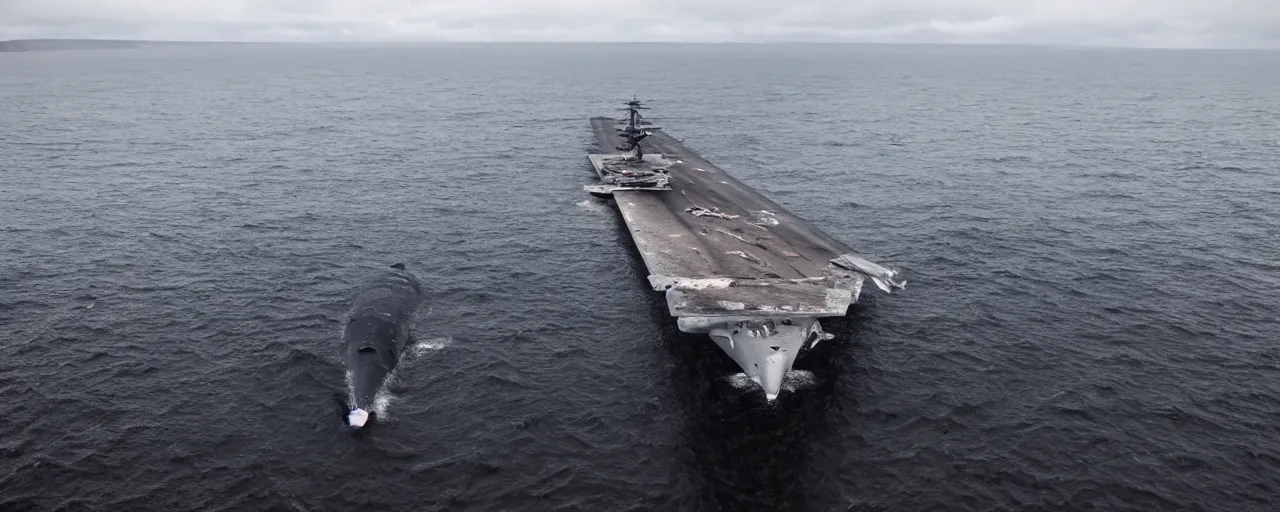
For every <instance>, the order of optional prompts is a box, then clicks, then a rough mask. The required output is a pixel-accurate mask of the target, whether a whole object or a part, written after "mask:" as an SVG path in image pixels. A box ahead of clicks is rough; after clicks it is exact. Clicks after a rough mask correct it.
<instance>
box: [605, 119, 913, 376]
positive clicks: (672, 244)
mask: <svg viewBox="0 0 1280 512" xmlns="http://www.w3.org/2000/svg"><path fill="white" fill-rule="evenodd" d="M646 108H647V107H644V106H642V103H641V102H640V101H638V100H632V101H630V102H627V107H626V108H625V109H624V110H625V111H626V112H627V117H626V118H625V119H615V118H612V117H595V118H592V119H591V127H592V129H593V130H594V132H595V138H596V142H597V147H596V148H595V150H594V151H592V152H590V153H589V154H588V160H590V162H591V165H592V167H594V168H595V170H596V174H597V176H599V178H600V183H599V184H594V185H587V186H585V187H584V189H585V190H586V191H587V192H589V193H591V194H592V195H595V196H597V197H610V196H611V197H612V198H613V200H614V201H613V202H614V204H616V205H617V207H618V210H619V212H620V213H621V214H622V218H623V220H624V222H625V223H626V226H627V230H628V232H629V234H630V236H631V238H632V240H633V241H634V243H635V246H636V249H637V250H638V251H639V253H640V256H641V258H642V259H643V260H644V264H645V266H646V267H647V270H648V273H649V275H648V282H649V285H650V286H651V287H652V288H653V289H654V290H655V291H659V292H663V293H664V294H665V298H666V302H667V309H668V312H669V313H670V314H671V315H672V316H674V317H676V322H677V325H678V327H679V328H680V330H681V331H684V332H689V333H700V334H707V335H709V336H710V337H711V339H712V340H713V341H714V342H715V343H716V344H717V345H718V346H719V347H720V348H721V349H723V350H724V352H725V353H726V354H728V355H729V356H730V357H731V358H733V360H734V361H735V362H737V364H738V366H740V367H741V368H742V371H743V373H745V374H746V375H747V376H748V377H749V378H750V379H751V380H753V381H755V382H756V383H758V384H759V385H760V386H761V387H762V388H763V389H764V392H765V395H766V397H767V398H768V399H769V400H773V399H775V398H776V397H777V396H778V393H779V390H780V389H781V387H782V381H783V378H784V376H785V375H786V373H787V372H788V371H790V370H791V367H792V364H793V363H794V362H795V358H796V355H797V354H798V353H799V352H800V351H801V349H803V348H804V347H806V346H812V345H816V344H817V343H818V342H820V341H822V340H824V339H829V337H830V335H828V334H826V333H825V332H824V331H823V330H822V325H821V323H819V321H818V319H819V318H823V317H839V316H844V315H845V314H847V311H848V308H849V306H850V305H851V304H853V303H854V302H856V301H857V298H858V295H859V294H860V292H861V290H862V285H863V283H864V282H865V281H866V280H867V279H870V280H871V281H872V282H873V283H874V284H875V285H876V286H877V287H878V288H880V289H882V290H884V291H885V292H889V291H890V290H891V289H893V288H903V287H904V286H905V284H906V283H905V281H903V280H902V279H901V278H900V277H899V276H898V273H897V272H895V271H893V270H889V269H887V268H884V267H882V266H880V265H878V264H875V263H872V262H870V261H868V260H866V259H864V258H862V257H861V256H859V255H858V254H856V253H855V252H854V251H853V250H852V249H851V248H850V247H849V246H847V245H845V244H844V243H842V242H840V241H838V240H836V239H834V238H832V237H831V236H829V235H827V234H826V233H824V232H822V231H821V230H820V229H818V228H817V227H815V226H813V225H812V224H811V223H809V222H808V221H805V220H804V219H801V218H799V217H796V216H795V215H793V214H792V213H790V212H788V211H787V210H786V209H785V208H782V207H781V206H779V205H778V204H777V203H774V202H773V201H771V200H769V199H768V198H766V197H765V196H764V195H762V194H760V193H759V192H757V191H755V190H754V189H752V188H751V187H748V186H746V185H744V184H743V183H741V182H739V181H738V180H736V179H734V178H733V177H732V176H730V175H729V174H728V173H726V172H725V171H724V170H722V169H720V168H718V167H716V166H715V165H714V164H712V163H711V162H709V161H707V160H706V159H705V158H703V157H701V156H699V155H698V154H697V153H695V152H694V151H693V150H691V149H689V148H687V147H685V146H684V145H683V144H682V143H681V142H679V141H677V140H675V139H674V138H672V137H671V136H670V135H668V134H667V133H666V132H665V131H663V130H662V127H660V126H658V125H655V124H652V123H650V122H648V121H646V120H644V118H643V116H642V115H641V114H640V111H641V110H643V109H646Z"/></svg>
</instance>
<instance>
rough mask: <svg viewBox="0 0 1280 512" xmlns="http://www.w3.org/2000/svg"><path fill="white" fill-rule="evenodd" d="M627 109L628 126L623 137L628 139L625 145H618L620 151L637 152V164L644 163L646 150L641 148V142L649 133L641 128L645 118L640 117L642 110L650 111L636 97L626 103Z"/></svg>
mask: <svg viewBox="0 0 1280 512" xmlns="http://www.w3.org/2000/svg"><path fill="white" fill-rule="evenodd" d="M626 105H627V108H624V109H622V110H625V111H627V126H626V127H624V128H623V129H622V137H623V138H625V139H627V143H626V144H625V145H621V144H620V145H618V146H617V149H618V150H620V151H632V150H634V151H635V159H636V161H637V162H642V161H644V149H643V148H642V147H640V141H642V140H644V138H645V137H648V136H649V132H648V131H646V130H645V129H643V128H641V127H640V125H641V123H642V120H643V119H644V116H642V115H640V111H641V110H649V107H645V106H642V105H643V103H642V102H641V101H640V100H639V99H637V98H636V97H635V96H632V97H631V101H628V102H627V103H626Z"/></svg>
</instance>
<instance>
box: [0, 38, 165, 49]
mask: <svg viewBox="0 0 1280 512" xmlns="http://www.w3.org/2000/svg"><path fill="white" fill-rule="evenodd" d="M148 43H149V42H147V41H129V40H115V39H14V40H11V41H0V52H50V51H59V50H121V49H130V48H137V47H140V46H142V45H144V44H148Z"/></svg>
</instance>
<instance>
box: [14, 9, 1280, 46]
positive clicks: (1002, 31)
mask: <svg viewBox="0 0 1280 512" xmlns="http://www.w3.org/2000/svg"><path fill="white" fill-rule="evenodd" d="M38 37H86V38H129V39H168V40H201V41H207V40H232V41H688V42H722V41H857V42H959V43H993V42H1011V43H1046V44H1090V45H1095V44H1100V45H1118V46H1154V47H1210V48H1212V47H1246V48H1257V47H1261V48H1280V0H645V1H643V2H626V1H618V0H614V1H609V0H0V40H2V39H18V38H38Z"/></svg>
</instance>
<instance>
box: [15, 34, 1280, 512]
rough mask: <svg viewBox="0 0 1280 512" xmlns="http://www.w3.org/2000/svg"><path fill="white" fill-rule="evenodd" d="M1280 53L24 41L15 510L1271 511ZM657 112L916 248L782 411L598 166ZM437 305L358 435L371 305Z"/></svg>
mask: <svg viewBox="0 0 1280 512" xmlns="http://www.w3.org/2000/svg"><path fill="white" fill-rule="evenodd" d="M1277 83H1280V53H1266V52H1192V51H1185V52H1184V51H1130V50H1090V49H1050V48H1040V49H1035V48H1000V47H928V46H918V47H898V46H786V45H780V46H779V45H769V46H756V45H752V46H661V45H658V46H644V45H639V46H636V45H632V46H610V45H601V46H572V45H534V46H501V45H495V46H484V45H480V46H419V47H410V46H401V47H392V46H356V47H340V46H335V47H324V46H213V47H190V48H144V49H138V50H129V51H109V52H93V51H81V52H52V53H27V54H6V55H3V56H0V119H2V122H0V154H2V155H3V158H2V159H0V173H2V174H0V180H2V181H0V204H2V205H3V206H0V336H2V337H0V417H3V422H0V508H3V509H15V510H32V509H35V510H49V509H67V510H79V509H97V510H143V509H151V510H157V509H164V510H194V509H199V510H230V509H235V510H246V509H248V510H252V509H269V508H277V509H292V510H331V509H355V508H360V509H394V510H410V509H421V510H537V511H544V510H592V511H595V510H747V509H751V510H824V511H825V510H924V509H952V510H990V509H1046V510H1047V509H1059V510H1060V509H1072V510H1145V511H1150V510H1232V511H1239V510H1269V509H1270V507H1272V506H1273V501H1274V499H1275V497H1276V496H1277V495H1278V494H1280V476H1277V475H1280V440H1278V439H1280V437H1278V436H1277V434H1278V433H1280V429H1278V428H1277V425H1278V424H1280V349H1278V348H1277V346H1276V342H1277V339H1278V338H1280V336H1278V334H1277V333H1280V323H1278V322H1277V320H1276V316H1277V315H1276V310H1277V307H1278V306H1280V258H1278V257H1277V253H1276V247H1277V241H1280V206H1277V205H1280V177H1278V175H1277V173H1278V172H1280V170H1278V169H1277V167H1278V165H1277V163H1278V158H1277V155H1278V154H1280V129H1278V127H1277V124H1278V122H1277V119H1278V118H1280V117H1278V116H1280V88H1278V87H1276V86H1275V84H1277ZM633 94H635V95H638V96H640V97H641V98H642V99H648V100H653V103H652V106H654V107H655V109H654V110H653V111H651V113H652V114H653V115H654V116H655V117H657V118H660V120H661V122H662V123H663V124H664V125H665V126H666V128H667V130H668V131H669V132H671V133H672V134H673V135H675V136H677V137H678V138H682V139H684V140H685V141H686V142H687V143H688V144H689V145H690V146H692V147H694V148H696V149H698V150H700V151H702V152H703V153H704V154H705V155H706V156H707V157H709V158H710V159H711V160H713V161H715V162H717V163H719V164H720V165H721V166H722V167H724V168H725V169H727V170H728V171H730V172H732V173H734V174H735V175H736V176H738V177H739V178H741V179H742V180H743V181H745V182H747V183H748V184H751V185H754V186H756V187H758V188H759V189H761V190H762V191H764V192H766V193H767V194H769V195H770V196H771V197H773V198H774V199H775V200H777V201H778V202H780V203H782V204H783V205H785V206H787V207H788V208H790V209H792V210H793V211H795V212H796V213H797V214H800V215H802V216H804V217H807V218H809V219H811V220H812V221H814V222H815V223H816V224H817V225H819V226H822V227H823V228H825V229H826V230H828V231H829V232H830V233H831V234H833V235H834V236H836V237H837V238H840V239H842V240H846V241H848V242H850V244H851V245H852V246H854V247H855V248H857V249H859V250H860V251H862V252H864V253H865V254H867V255H868V257H869V258H871V259H872V260H874V261H878V262H881V263H884V264H887V265H889V266H892V267H895V268H899V269H901V270H903V271H904V273H905V274H906V276H907V278H908V281H909V283H908V286H907V289H906V290H905V291H903V292H901V293H895V294H894V295H892V296H886V295H884V294H881V293H880V292H878V291H876V290H874V289H868V290H867V292H866V294H865V295H864V296H863V299H862V301H861V302H859V303H858V304H857V305H856V306H855V308H854V309H853V311H852V312H851V314H850V315H849V317H847V318H844V319H833V320H828V321H826V322H825V324H826V326H827V328H828V330H829V331H832V332H833V333H834V334H836V335H837V336H838V337H837V338H836V339H835V340H833V341H832V342H827V343H825V344H823V345H820V346H819V348H818V349H816V350H815V351H813V352H811V353H808V354H806V355H805V356H804V357H803V358H802V359H801V360H800V362H799V363H798V367H799V368H801V369H803V370H805V372H803V373H799V374H797V375H796V376H793V379H792V381H791V382H790V383H789V387H790V388H791V389H792V390H793V391H792V392H791V393H787V394H784V395H783V396H782V397H781V399H780V400H779V402H778V403H777V404H775V405H773V406H768V405H766V404H765V403H764V402H763V399H762V398H761V397H760V395H759V394H758V393H755V392H753V391H752V390H751V389H749V388H748V389H742V388H741V387H740V386H735V383H736V382H737V381H738V380H740V379H735V378H734V377H733V374H734V372H735V371H736V370H735V368H734V366H733V364H732V362H731V361H729V360H728V358H727V357H725V356H723V355H721V353H720V352H719V351H718V349H716V348H715V347H714V345H712V344H711V343H710V341H709V340H708V339H706V338H705V337H698V336H685V335H681V334H680V333H679V332H678V331H677V330H676V329H675V327H674V322H673V321H672V319H670V318H669V317H667V315H666V313H665V308H664V307H663V305H662V303H661V297H660V296H657V295H656V294H655V293H652V292H648V291H646V288H645V286H644V281H643V276H644V275H645V272H644V269H643V266H642V264H641V262H640V260H639V258H638V257H637V256H636V254H635V252H634V250H633V249H632V247H631V246H630V241H629V239H628V238H627V237H626V236H625V233H624V232H623V230H621V229H620V226H621V222H620V220H619V218H618V216H617V214H616V213H615V212H614V211H613V210H612V209H611V208H610V207H608V205H602V204H599V203H598V202H596V201H594V200H590V198H589V197H588V196H586V194H585V193H584V192H582V190H581V186H582V185H583V184H584V183H589V182H590V181H591V178H592V174H591V172H590V168H589V166H588V164H587V162H586V158H585V156H584V152H585V151H586V150H587V148H588V147H590V145H591V143H592V141H591V133H590V129H589V126H588V122H587V118H588V117H589V116H592V115H599V114H607V113H612V112H616V111H615V110H613V109H615V108H617V107H619V106H620V104H619V102H620V101H623V100H626V99H629V98H630V97H631V96H632V95H633ZM397 261H403V262H406V263H408V264H409V265H410V267H411V268H415V269H417V270H418V271H419V273H420V275H421V277H422V280H423V282H424V284H426V285H427V286H428V287H429V288H430V289H431V290H432V309H431V310H430V311H429V313H427V314H426V315H424V317H423V320H422V322H421V323H420V324H419V325H418V333H419V337H420V338H422V339H423V340H425V341H424V342H423V345H422V346H420V347H419V348H418V349H416V350H414V351H413V353H412V354H411V356H410V357H409V358H408V359H407V360H406V361H405V362H404V363H402V365H401V368H400V371H399V378H398V380H397V382H396V384H395V385H393V386H392V389H391V391H392V392H391V398H390V400H389V404H388V406H387V415H386V417H385V418H383V420H384V421H383V422H381V423H379V424H377V425H376V428H373V429H371V430H369V431H367V432H362V433H360V434H357V435H352V434H351V433H350V432H348V431H347V430H346V428H345V427H344V426H343V425H342V423H341V415H342V412H343V411H342V403H341V402H342V399H343V397H344V396H345V393H346V391H345V389H344V385H345V384H344V381H343V367H342V365H341V362H340V359H339V353H338V345H337V343H338V333H339V324H338V323H337V321H338V319H339V318H340V317H341V315H342V314H343V312H344V310H345V307H346V306H347V301H348V300H349V298H350V296H351V293H352V292H353V290H354V288H355V286H356V285H357V284H358V283H359V281H360V280H361V279H362V278H363V277H365V276H367V275H368V274H369V273H370V272H373V271H378V270H380V269H382V268H384V267H385V266H386V265H389V264H391V263H394V262H397Z"/></svg>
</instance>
